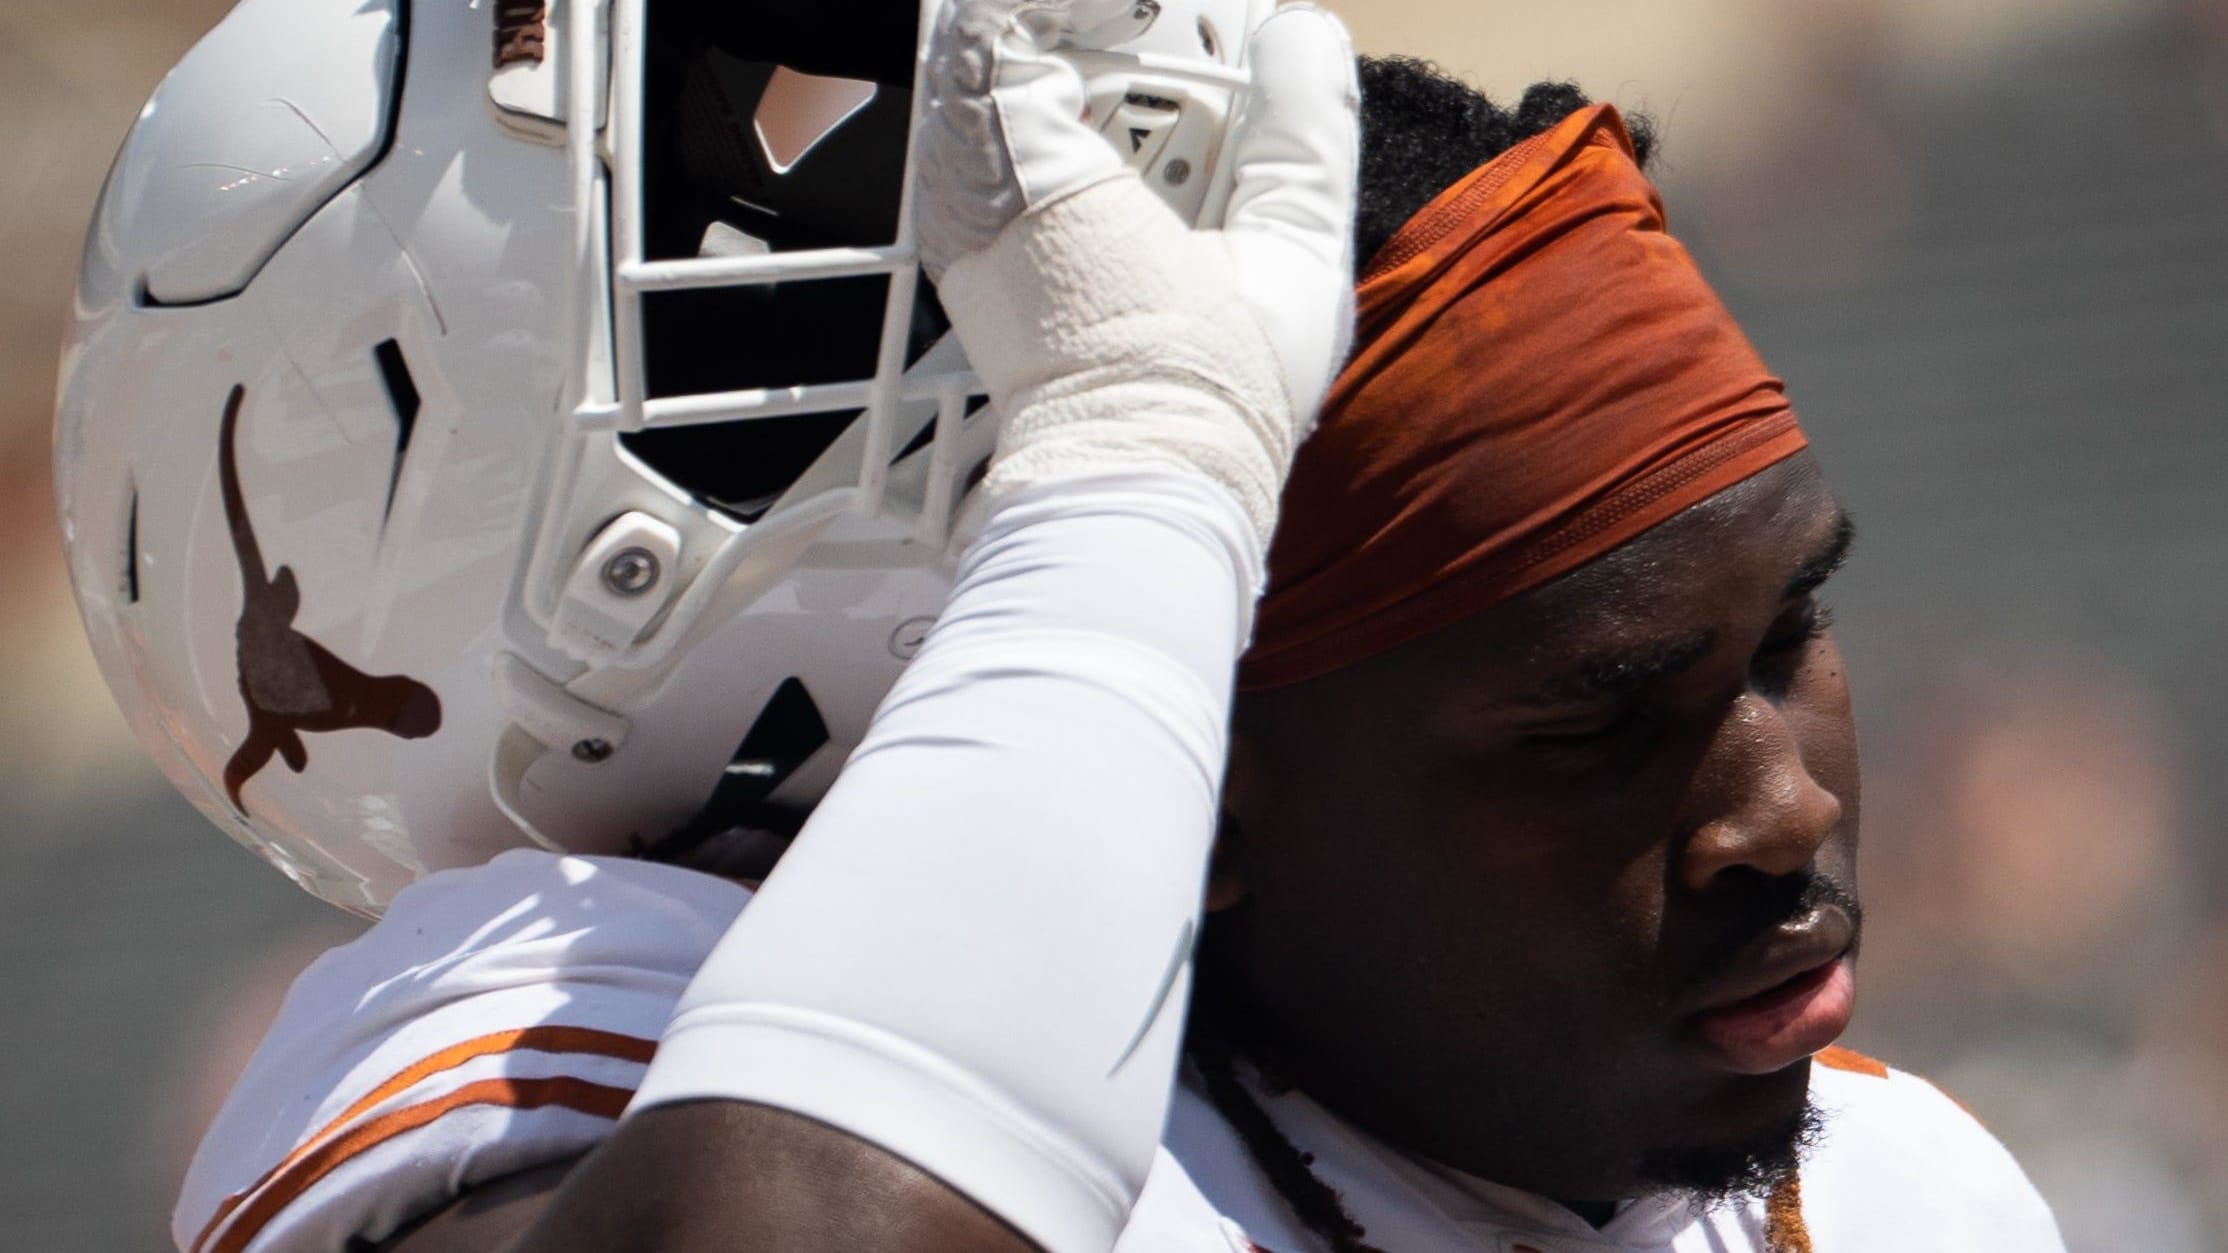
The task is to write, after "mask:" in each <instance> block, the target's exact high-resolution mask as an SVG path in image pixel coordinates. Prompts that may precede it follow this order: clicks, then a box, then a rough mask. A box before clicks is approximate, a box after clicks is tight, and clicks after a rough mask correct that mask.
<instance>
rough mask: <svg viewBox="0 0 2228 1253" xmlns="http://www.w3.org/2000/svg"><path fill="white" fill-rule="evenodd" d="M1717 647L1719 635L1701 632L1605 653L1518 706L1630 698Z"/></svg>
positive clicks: (1548, 682)
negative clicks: (1622, 650)
mask: <svg viewBox="0 0 2228 1253" xmlns="http://www.w3.org/2000/svg"><path fill="white" fill-rule="evenodd" d="M1716 647H1717V632H1715V631H1697V632H1695V633H1693V634H1692V635H1683V636H1680V637H1678V638H1677V639H1672V640H1664V641H1660V642H1658V643H1654V644H1647V645H1643V646H1641V647H1639V648H1636V649H1632V650H1629V651H1625V652H1618V653H1603V654H1600V655H1598V656H1594V657H1589V658H1587V659H1585V660H1584V661H1581V662H1579V663H1578V664H1577V665H1575V666H1572V667H1570V668H1569V669H1567V670H1563V671H1561V672H1559V673H1556V674H1554V675H1551V676H1549V677H1548V679H1547V680H1546V681H1544V682H1542V683H1541V684H1539V686H1537V687H1535V688H1533V689H1532V690H1531V691H1529V692H1526V693H1525V694H1523V695H1521V696H1519V697H1517V698H1516V703H1517V704H1519V705H1533V706H1552V705H1569V704H1576V703H1578V702H1581V701H1598V700H1608V699H1612V698H1615V697H1620V696H1630V695H1631V694H1633V693H1634V692H1637V691H1639V690H1640V689H1641V688H1644V687H1647V686H1648V685H1649V684H1651V683H1658V682H1661V681H1662V680H1664V679H1668V678H1670V677H1671V676H1673V675H1675V674H1678V673H1680V672H1681V671H1683V670H1686V669H1688V668H1689V667H1691V666H1693V665H1694V664H1695V663H1696V662H1698V661H1700V660H1702V659H1703V658H1704V657H1707V656H1709V655H1710V652H1711V650H1712V649H1714V648H1716Z"/></svg>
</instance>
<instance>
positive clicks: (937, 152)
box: [915, 0, 1360, 547]
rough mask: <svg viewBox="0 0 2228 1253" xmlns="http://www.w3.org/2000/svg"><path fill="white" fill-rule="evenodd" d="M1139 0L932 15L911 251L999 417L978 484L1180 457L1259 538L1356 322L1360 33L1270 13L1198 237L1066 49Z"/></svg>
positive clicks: (986, 5) (1330, 20) (995, 486)
mask: <svg viewBox="0 0 2228 1253" xmlns="http://www.w3.org/2000/svg"><path fill="white" fill-rule="evenodd" d="M1129 3H1130V0H954V2H953V3H952V4H951V5H950V6H949V7H948V8H946V9H945V10H944V12H943V14H942V16H941V18H940V19H939V21H938V24H937V27H936V30H935V32H934V34H933V36H932V41H931V44H930V48H929V61H928V69H927V73H928V82H927V98H928V115H927V118H926V120H925V121H924V123H923V125H924V128H925V129H924V132H923V136H922V148H921V162H920V168H921V183H920V187H919V190H918V194H917V200H916V205H917V207H916V211H915V212H916V223H915V225H916V229H917V234H918V238H919V240H920V247H921V258H922V262H923V264H924V266H925V267H926V268H927V270H928V273H929V276H930V278H931V279H933V280H934V281H936V282H937V283H938V285H939V290H940V293H941V295H942V298H943V302H944V307H945V309H946V311H947V312H948V313H950V315H951V318H952V323H953V326H954V328H955V329H956V330H957V331H958V333H959V338H960V342H961V343H962V344H963V345H964V346H965V347H966V349H967V355H968V358H969V360H970V361H971V362H972V363H973V365H974V367H975V370H976V372H977V373H978V374H980V375H981V376H982V378H983V381H984V382H985V383H986V384H987V385H988V387H989V390H990V394H991V399H992V401H993V403H995V404H996V405H997V406H998V409H999V411H1000V412H1001V414H1002V415H1003V416H1004V425H1003V427H1002V429H1001V431H1000V435H999V451H998V457H997V459H996V460H995V461H994V462H993V464H992V468H991V472H990V475H989V478H988V480H987V481H986V483H985V490H986V491H988V492H989V493H991V494H992V495H993V496H1002V495H1005V494H1007V493H1010V492H1012V491H1015V490H1018V489H1020V488H1023V487H1028V486H1032V485H1035V484H1039V483H1044V482H1047V481H1052V480H1057V479H1064V478H1070V477H1075V476H1078V475H1083V474H1091V473H1097V472H1103V471H1109V470H1127V469H1137V468H1140V467H1145V466H1167V465H1174V466H1177V467H1179V468H1182V469H1185V470H1188V471H1191V472H1193V473H1197V474H1201V475H1204V476H1205V477H1207V478H1208V479H1210V480H1212V481H1213V482H1215V483H1218V484H1220V485H1221V486H1222V487H1224V488H1225V489H1227V490H1228V491H1230V492H1231V493H1232V494H1234V495H1235V496H1236V497H1237V500H1238V502H1239V504H1240V505H1241V506H1243V507H1244V509H1245V511H1246V515H1247V517H1248V518H1249V520H1250V521H1251V522H1252V523H1253V526H1254V529H1255V532H1256V534H1257V535H1258V537H1259V538H1260V540H1261V542H1262V544H1263V545H1264V547H1265V546H1266V544H1267V542H1268V537H1269V534H1270V532H1271V530H1272V529H1273V528H1274V526H1275V521H1276V503H1277V497H1278V495H1279V493H1280V492H1281V490H1282V487H1283V483H1284V476H1285V474H1286V473H1287V472H1288V471H1289V469H1290V468H1291V460H1292V454H1293V451H1294V450H1295V449H1296V448H1297V447H1298V445H1299V442H1300V441H1301V439H1303V438H1305V436H1306V434H1307V432H1308V431H1309V430H1310V429H1311V428H1312V426H1313V423H1314V419H1315V409H1316V406H1317V405H1319V404H1320V403H1321V401H1322V397H1323V393H1324V391H1325V390H1326V389H1327V388H1328V387H1329V385H1330V379H1331V376H1332V374H1333V372H1334V371H1336V370H1337V368H1338V367H1339V365H1340V364H1341V363H1342V362H1343V360H1344V358H1345V354H1346V349H1347V347H1348V346H1349V343H1350V340H1351V335H1352V325H1353V294H1352V257H1351V252H1352V237H1353V214H1354V206H1353V201H1354V183H1355V167H1356V163H1357V161H1358V159H1359V151H1358V143H1359V140H1358V133H1359V124H1358V121H1357V110H1358V108H1359V104H1360V90H1359V87H1358V85H1357V83H1356V79H1355V73H1354V54H1353V48H1352V46H1351V44H1350V42H1349V41H1348V39H1347V36H1346V30H1345V27H1344V26H1342V25H1341V24H1340V23H1339V21H1338V19H1337V18H1335V17H1332V16H1331V15H1330V14H1329V13H1327V12H1324V11H1322V10H1319V9H1316V8H1315V7H1313V6H1312V5H1309V4H1295V5H1290V6H1287V7H1285V8H1283V9H1280V10H1278V11H1277V12H1276V13H1275V14H1274V15H1273V16H1271V17H1270V18H1269V19H1268V20H1267V21H1266V22H1265V23H1263V24H1262V26H1261V27H1260V29H1259V30H1258V31H1257V32H1256V33H1255V34H1254V36H1253V37H1252V39H1251V40H1250V41H1249V42H1248V44H1247V51H1246V61H1247V63H1248V64H1249V66H1250V68H1251V71H1252V75H1253V86H1252V89H1251V91H1250V92H1249V94H1248V95H1247V97H1246V99H1245V101H1244V103H1243V104H1242V105H1241V107H1240V109H1239V112H1238V115H1237V117H1236V119H1235V121H1234V122H1233V125H1232V133H1231V136H1230V139H1229V152H1228V155H1227V157H1226V159H1227V160H1229V161H1230V162H1231V163H1232V165H1233V168H1234V170H1235V185H1234V188H1233V190H1232V193H1231V196H1230V200H1229V208H1228V210H1227V212H1226V213H1225V215H1224V218H1223V220H1222V221H1221V222H1220V223H1219V224H1213V225H1216V226H1218V227H1219V229H1213V230H1198V231H1194V230H1192V229H1190V228H1188V227H1186V226H1185V224H1184V223H1183V222H1182V221H1181V220H1179V219H1178V218H1177V217H1176V215H1175V214H1174V213H1173V212H1172V211H1170V210H1169V209H1168V208H1167V207H1166V206H1165V205H1164V204H1162V203H1161V201H1160V200H1159V199H1158V198H1157V197H1155V196H1154V195H1153V193H1152V192H1151V191H1150V190H1148V189H1147V188H1146V187H1145V185H1144V184H1143V183H1142V182H1141V181H1140V180H1139V178H1138V177H1137V175H1136V174H1135V173H1133V172H1131V171H1130V170H1128V169H1127V168H1126V167H1125V166H1124V164H1123V162H1122V160H1121V159H1120V157H1119V156H1117V155H1116V153H1115V151H1114V149H1113V148H1112V147H1110V146H1109V145H1108V144H1107V143H1106V141H1105V140H1103V139H1101V138H1100V137H1099V136H1098V135H1097V134H1096V133H1094V132H1093V131H1092V130H1091V129H1090V128H1089V127H1088V126H1087V125H1085V123H1084V121H1083V120H1082V119H1083V112H1084V103H1085V100H1084V89H1083V80H1082V77H1081V75H1080V74H1079V73H1078V72H1077V71H1076V69H1075V68H1074V66H1073V65H1071V64H1070V63H1069V62H1067V61H1066V60H1065V59H1063V58H1062V57H1060V56H1059V55H1057V49H1059V48H1061V47H1063V46H1067V45H1069V44H1070V43H1073V42H1077V41H1079V39H1081V38H1087V37H1088V35H1089V33H1090V32H1091V31H1093V30H1094V29H1096V28H1102V27H1104V26H1105V25H1106V24H1107V23H1108V22H1109V21H1110V20H1113V19H1115V18H1116V17H1117V16H1118V15H1119V13H1120V12H1122V11H1124V10H1126V9H1127V8H1128V6H1129ZM1076 32H1083V35H1082V36H1080V37H1079V36H1078V35H1077V34H1076Z"/></svg>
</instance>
